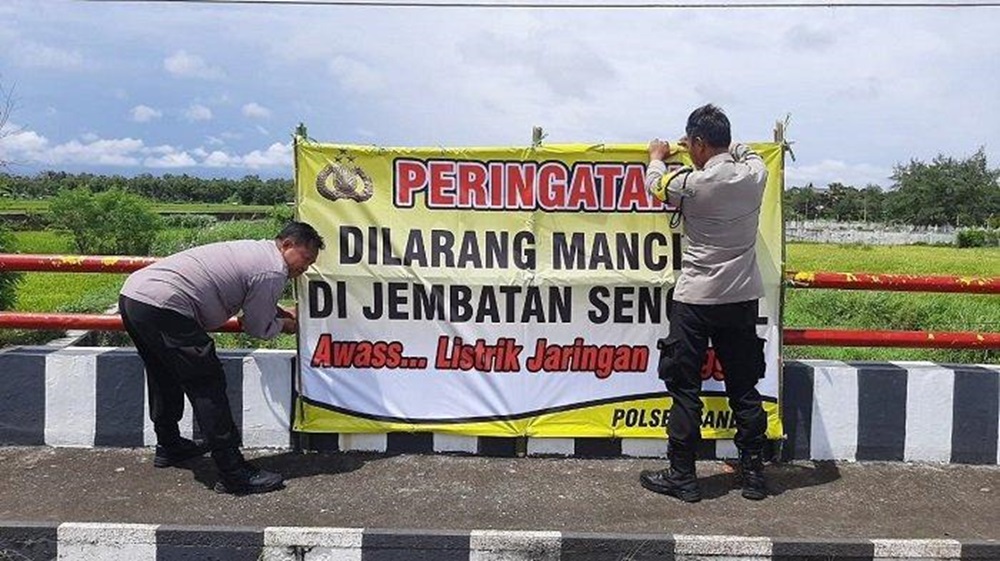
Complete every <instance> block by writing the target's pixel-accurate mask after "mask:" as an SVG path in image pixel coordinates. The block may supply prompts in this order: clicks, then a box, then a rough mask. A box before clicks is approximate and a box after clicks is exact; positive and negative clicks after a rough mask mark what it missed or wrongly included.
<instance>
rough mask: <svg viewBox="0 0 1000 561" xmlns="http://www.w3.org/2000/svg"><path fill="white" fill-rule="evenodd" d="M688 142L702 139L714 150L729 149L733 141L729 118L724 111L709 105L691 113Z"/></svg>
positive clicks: (686, 129)
mask: <svg viewBox="0 0 1000 561" xmlns="http://www.w3.org/2000/svg"><path fill="white" fill-rule="evenodd" d="M684 132H686V133H687V137H688V142H693V141H694V139H695V138H700V139H702V140H703V141H705V143H706V144H708V145H709V146H711V147H712V148H729V145H730V144H731V143H732V141H733V137H732V133H731V132H730V130H729V118H728V117H726V114H725V113H723V112H722V109H719V108H718V107H716V106H714V105H712V104H711V103H709V104H708V105H703V106H701V107H699V108H697V109H695V110H694V111H692V112H691V115H690V116H689V117H688V122H687V127H686V128H685V130H684Z"/></svg>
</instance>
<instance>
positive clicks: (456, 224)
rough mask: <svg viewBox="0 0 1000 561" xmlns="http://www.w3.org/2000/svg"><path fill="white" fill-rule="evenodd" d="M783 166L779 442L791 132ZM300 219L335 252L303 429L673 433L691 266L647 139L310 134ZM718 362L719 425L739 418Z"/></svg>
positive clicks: (774, 306)
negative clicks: (670, 421)
mask: <svg viewBox="0 0 1000 561" xmlns="http://www.w3.org/2000/svg"><path fill="white" fill-rule="evenodd" d="M753 147H754V148H755V149H756V150H757V151H758V153H760V154H761V155H762V156H763V157H764V160H765V162H766V163H767V165H768V168H769V171H770V180H769V184H768V186H767V190H766V192H765V201H764V208H763V209H762V211H761V221H760V235H759V236H758V243H757V249H758V261H759V265H760V268H761V272H762V274H763V277H764V280H765V284H766V293H767V294H766V297H765V298H764V300H763V301H762V303H761V306H760V316H761V317H760V319H759V320H758V323H759V326H758V331H759V335H760V336H761V337H764V338H765V339H766V340H767V347H766V355H767V362H768V368H767V375H766V377H765V378H764V379H763V380H761V383H760V384H759V386H758V388H759V389H760V391H761V393H762V395H764V398H765V401H766V404H765V408H766V409H767V411H768V418H769V426H768V436H769V437H770V438H778V437H780V435H781V425H780V419H779V415H778V404H777V396H778V372H779V367H778V344H779V341H778V333H779V330H778V326H779V321H778V318H779V305H778V302H779V300H778V298H779V295H780V294H779V287H780V284H779V283H780V281H781V274H780V271H781V262H780V259H781V209H780V204H781V187H782V185H781V178H782V158H781V147H780V145H778V144H774V143H760V144H754V145H753ZM295 158H296V191H297V209H298V215H299V219H301V220H303V221H305V222H308V223H310V224H312V225H313V226H314V227H316V228H317V230H319V232H320V233H321V234H322V235H323V236H324V238H325V239H326V242H327V249H326V250H325V251H323V252H321V254H320V258H319V261H318V262H317V263H316V265H315V266H314V267H313V268H312V269H311V270H310V271H309V272H308V273H307V274H306V275H304V276H303V278H302V279H301V280H300V281H299V286H298V289H299V295H300V296H299V298H300V302H299V307H300V310H304V313H303V312H300V349H299V351H300V354H299V356H300V361H299V364H300V390H301V392H300V395H301V397H300V401H299V403H298V404H297V408H296V409H297V414H296V422H295V430H298V431H304V432H389V431H433V432H450V433H457V434H466V435H480V436H540V437H545V436H552V437H556V436H558V437H573V436H578V437H602V436H603V437H612V436H616V437H625V436H628V437H657V436H663V435H664V430H665V426H666V411H667V410H669V397H668V396H667V394H666V391H665V388H664V386H663V383H662V382H661V381H660V380H659V379H658V378H657V376H656V363H657V358H658V357H657V350H656V348H655V341H656V339H657V338H658V337H662V336H665V334H666V333H667V331H668V322H667V307H668V305H669V298H670V293H671V290H670V289H671V287H672V286H673V279H674V273H675V271H676V270H679V268H680V262H679V256H680V245H679V244H680V243H682V242H681V235H680V233H678V232H671V231H670V230H669V226H668V224H669V219H670V217H671V216H672V215H673V209H670V208H667V207H665V206H664V205H663V204H662V203H660V202H659V201H657V200H655V199H653V198H652V197H650V196H649V195H648V194H647V193H646V191H645V188H644V185H643V179H644V175H645V160H646V150H645V146H641V145H558V146H542V147H536V148H463V149H443V148H380V147H362V146H346V145H332V144H318V143H311V142H304V141H299V142H298V143H297V146H296V153H295ZM717 366H718V365H717V363H715V362H714V359H713V358H712V357H711V356H709V357H708V358H707V360H706V366H705V369H704V373H703V377H704V378H705V384H704V388H703V394H704V397H703V399H704V401H705V405H706V409H705V414H704V420H705V422H704V423H703V431H702V432H703V435H704V436H705V437H706V438H731V437H732V435H733V433H734V430H733V425H732V419H731V417H732V415H731V413H730V412H729V409H728V406H727V405H726V403H725V399H724V398H721V397H718V396H720V395H724V394H723V393H722V392H723V385H722V382H721V376H720V372H719V368H718V367H717Z"/></svg>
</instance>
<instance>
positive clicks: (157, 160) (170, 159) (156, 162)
mask: <svg viewBox="0 0 1000 561" xmlns="http://www.w3.org/2000/svg"><path fill="white" fill-rule="evenodd" d="M142 164H143V165H144V166H146V167H149V168H186V167H194V166H196V165H198V162H196V161H195V160H194V158H192V157H191V156H189V155H188V153H187V152H171V153H169V154H164V155H162V156H156V157H149V158H146V159H145V160H143V161H142Z"/></svg>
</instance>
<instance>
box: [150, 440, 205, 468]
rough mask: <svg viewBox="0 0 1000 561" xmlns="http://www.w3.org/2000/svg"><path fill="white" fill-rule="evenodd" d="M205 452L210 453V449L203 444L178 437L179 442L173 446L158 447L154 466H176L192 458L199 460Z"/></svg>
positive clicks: (163, 445) (158, 445) (161, 445)
mask: <svg viewBox="0 0 1000 561" xmlns="http://www.w3.org/2000/svg"><path fill="white" fill-rule="evenodd" d="M205 452H208V447H207V446H205V444H204V443H203V442H195V441H193V440H188V439H186V438H180V437H178V440H176V441H174V442H173V443H171V444H157V445H156V453H155V454H154V455H153V466H154V467H158V468H165V467H171V466H176V465H177V464H180V463H183V462H185V461H187V460H190V459H191V458H197V457H198V456H201V455H202V454H204V453H205Z"/></svg>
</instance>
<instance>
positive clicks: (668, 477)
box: [639, 449, 701, 503]
mask: <svg viewBox="0 0 1000 561" xmlns="http://www.w3.org/2000/svg"><path fill="white" fill-rule="evenodd" d="M667 455H668V456H669V457H670V468H669V469H663V470H659V471H654V470H644V471H643V472H642V473H640V474H639V483H640V484H641V485H642V486H643V487H644V488H646V489H649V490H650V491H653V492H654V493H661V494H663V495H670V496H671V497H676V498H678V499H680V500H682V501H684V502H686V503H696V502H698V501H700V500H701V488H699V487H698V477H697V475H695V465H694V452H687V451H676V450H673V449H671V450H670V451H669V452H668V453H667Z"/></svg>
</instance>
